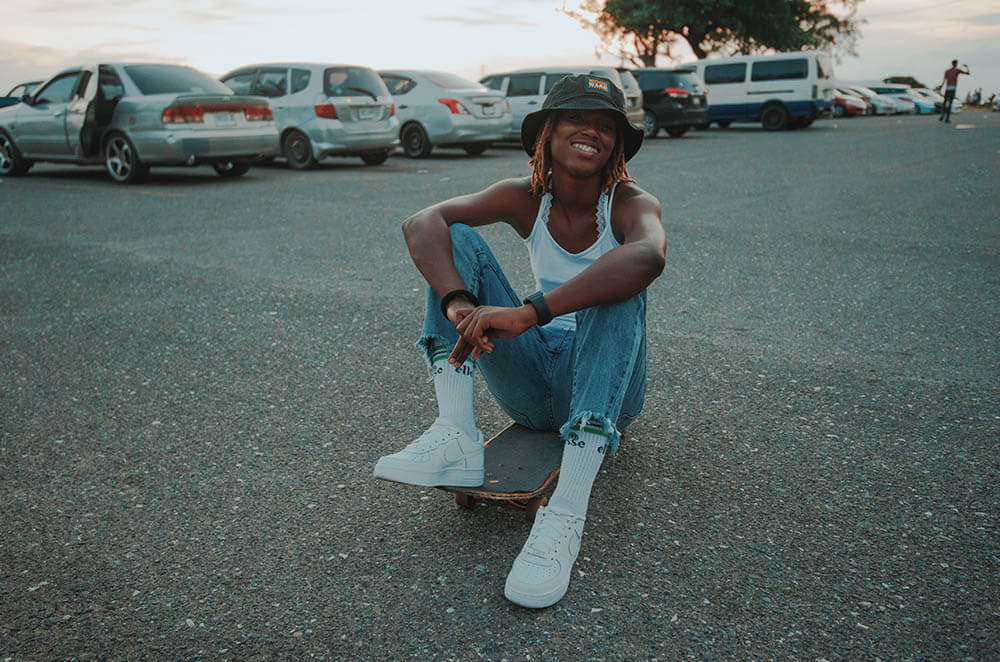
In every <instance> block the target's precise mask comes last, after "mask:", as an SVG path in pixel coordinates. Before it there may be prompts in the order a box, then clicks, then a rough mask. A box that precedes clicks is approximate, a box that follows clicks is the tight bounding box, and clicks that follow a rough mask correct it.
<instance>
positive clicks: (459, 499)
mask: <svg viewBox="0 0 1000 662" xmlns="http://www.w3.org/2000/svg"><path fill="white" fill-rule="evenodd" d="M455 505H458V506H461V507H462V508H468V509H469V510H472V509H473V508H475V507H476V497H474V496H472V495H471V494H463V493H461V492H455Z"/></svg>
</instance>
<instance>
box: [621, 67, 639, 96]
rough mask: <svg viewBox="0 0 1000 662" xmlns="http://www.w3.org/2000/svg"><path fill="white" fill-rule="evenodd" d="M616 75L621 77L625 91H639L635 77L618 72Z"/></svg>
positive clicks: (625, 72)
mask: <svg viewBox="0 0 1000 662" xmlns="http://www.w3.org/2000/svg"><path fill="white" fill-rule="evenodd" d="M618 75H619V76H621V79H622V85H623V86H624V87H625V89H626V90H628V91H629V92H638V91H639V83H637V82H636V80H635V76H633V75H632V74H630V73H629V72H627V71H620V72H618Z"/></svg>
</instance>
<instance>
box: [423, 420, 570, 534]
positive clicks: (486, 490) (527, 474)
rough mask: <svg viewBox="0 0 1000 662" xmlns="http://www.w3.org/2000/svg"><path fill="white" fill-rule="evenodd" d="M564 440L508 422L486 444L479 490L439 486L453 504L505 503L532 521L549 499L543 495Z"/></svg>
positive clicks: (552, 477) (552, 433)
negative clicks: (487, 501) (452, 495)
mask: <svg viewBox="0 0 1000 662" xmlns="http://www.w3.org/2000/svg"><path fill="white" fill-rule="evenodd" d="M562 453H563V440H562V438H561V437H560V436H559V433H558V432H556V431H554V430H543V431H539V430H532V429H530V428H526V427H524V426H523V425H518V424H517V423H511V424H510V425H508V426H507V427H506V428H504V429H503V430H501V431H500V433H499V434H497V435H496V436H494V437H492V438H491V439H490V440H489V441H487V442H486V453H485V458H484V463H485V479H484V481H483V484H482V485H480V486H479V487H458V486H454V485H439V486H438V489H441V490H445V491H446V492H452V493H453V494H454V495H455V503H457V504H458V505H459V506H463V507H465V508H473V507H475V505H476V501H478V500H480V499H488V500H498V501H506V502H508V503H510V504H511V505H513V506H516V507H518V508H522V509H524V511H525V515H526V516H527V517H528V519H534V517H535V513H536V512H537V511H538V508H539V507H541V506H544V505H545V504H546V503H547V501H548V499H547V498H546V497H545V496H543V495H542V492H543V491H544V490H545V488H547V487H548V486H549V485H550V484H552V482H553V481H554V480H555V477H556V476H557V475H558V474H559V463H560V462H562Z"/></svg>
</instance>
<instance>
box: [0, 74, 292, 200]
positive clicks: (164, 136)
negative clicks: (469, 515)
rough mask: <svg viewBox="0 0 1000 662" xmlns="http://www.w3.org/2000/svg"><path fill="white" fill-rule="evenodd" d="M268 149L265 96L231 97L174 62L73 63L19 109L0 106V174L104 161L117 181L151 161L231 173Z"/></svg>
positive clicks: (271, 136)
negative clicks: (39, 163)
mask: <svg viewBox="0 0 1000 662" xmlns="http://www.w3.org/2000/svg"><path fill="white" fill-rule="evenodd" d="M277 150H278V131H277V129H276V128H275V126H274V118H273V116H272V113H271V107H270V106H268V104H267V99H262V98H260V97H253V96H239V95H234V94H233V92H232V90H230V89H229V88H227V87H226V86H225V85H223V84H222V83H220V82H219V81H217V80H215V79H214V78H212V77H211V76H209V75H208V74H205V73H202V72H200V71H198V70H196V69H192V68H190V67H184V66H179V65H175V64H150V63H136V64H127V63H107V64H94V65H89V66H84V67H74V68H72V69H67V70H65V71H62V72H60V73H58V74H56V75H55V76H53V77H52V78H50V79H49V80H47V81H45V82H44V83H42V84H41V85H40V86H39V87H38V89H37V90H36V91H35V92H33V93H32V94H30V95H28V96H26V97H24V102H23V103H19V104H16V105H13V106H8V107H7V108H0V175H3V176H15V175H23V174H25V173H26V172H27V171H28V169H29V168H31V166H32V164H33V163H34V162H35V161H54V162H62V163H76V164H100V163H103V164H104V166H105V167H106V168H107V171H108V174H109V175H111V177H112V178H113V179H114V180H115V181H118V182H122V183H126V184H131V183H135V182H139V181H141V180H142V179H143V178H145V176H146V174H147V173H148V172H149V167H150V166H157V165H198V164H201V163H204V164H210V165H212V166H213V167H214V168H215V170H216V171H217V172H218V173H219V174H220V175H222V176H224V177H238V176H240V175H242V174H244V173H245V172H247V170H249V168H250V165H251V164H252V163H253V162H254V161H255V160H258V159H261V158H267V157H270V156H274V155H275V154H276V153H277Z"/></svg>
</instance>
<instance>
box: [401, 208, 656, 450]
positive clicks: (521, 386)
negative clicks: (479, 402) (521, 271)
mask: <svg viewBox="0 0 1000 662" xmlns="http://www.w3.org/2000/svg"><path fill="white" fill-rule="evenodd" d="M451 241H452V254H453V257H454V260H455V266H456V268H457V269H458V273H459V275H461V277H462V281H463V282H464V283H465V287H466V289H468V290H470V291H471V292H472V293H473V294H475V295H476V297H477V298H478V299H479V302H480V303H481V304H483V305H489V306H508V307H509V306H520V305H521V298H520V297H518V295H517V293H515V292H514V290H513V288H511V286H510V283H509V282H508V281H507V277H506V276H504V274H503V271H502V270H501V269H500V266H499V264H497V261H496V258H494V257H493V253H492V252H491V251H490V249H489V247H488V246H487V245H486V242H485V241H484V240H483V238H482V237H481V236H480V235H479V233H478V232H476V231H475V230H473V229H472V228H470V227H468V226H466V225H462V224H456V225H452V226H451ZM576 323H577V328H576V330H566V329H561V330H560V329H548V328H546V327H538V326H533V327H531V328H530V329H528V330H527V331H525V332H524V333H522V334H521V335H520V336H518V337H516V338H498V339H495V340H494V341H493V342H494V350H493V352H491V353H489V354H483V355H482V356H481V357H480V358H479V360H478V361H476V364H477V365H478V366H479V371H480V372H481V373H482V375H483V377H484V378H485V380H486V386H487V388H488V389H489V391H490V393H492V394H493V397H494V398H496V400H497V402H498V403H499V405H500V407H501V408H502V409H503V410H504V411H505V412H506V413H507V414H508V415H510V417H511V418H512V419H514V420H515V421H516V422H518V423H520V424H521V425H524V426H526V427H529V428H532V429H535V430H559V432H560V434H561V435H562V437H563V439H566V438H568V435H569V434H570V431H571V430H573V429H574V428H582V427H588V428H591V429H599V430H600V431H601V432H603V433H604V434H606V435H607V436H608V438H609V443H610V450H611V452H612V453H614V452H615V451H617V449H618V442H619V435H620V433H619V431H620V430H623V429H624V428H625V426H627V425H628V424H629V423H631V422H632V420H633V419H635V417H636V416H638V415H639V412H640V411H641V410H642V404H643V401H644V399H645V396H646V292H645V291H643V292H641V293H639V294H638V295H636V296H634V297H632V298H630V299H628V300H626V301H621V302H619V303H612V304H605V305H600V306H593V307H591V308H586V309H584V310H581V311H578V312H577V313H576ZM457 341H458V333H457V332H456V331H455V326H454V325H453V324H452V323H451V322H450V321H449V320H448V319H447V318H446V317H445V316H444V315H442V314H441V299H440V297H438V296H437V295H436V294H434V292H433V290H431V289H430V288H429V287H428V288H427V311H426V313H425V315H424V328H423V332H422V334H421V337H420V340H419V342H418V343H417V344H418V346H419V347H421V348H423V349H424V351H425V352H426V355H427V360H428V361H429V362H430V361H431V360H432V357H433V356H434V354H435V353H438V354H439V353H440V351H441V347H442V346H446V347H447V349H448V351H450V350H451V348H452V347H454V346H455V343H456V342H457Z"/></svg>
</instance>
